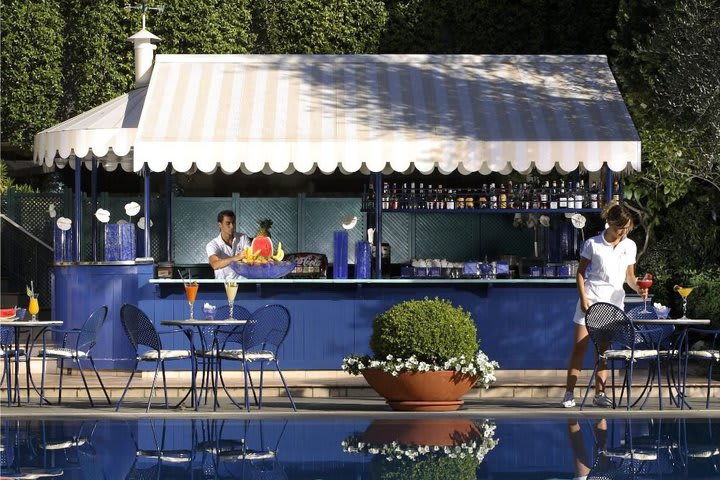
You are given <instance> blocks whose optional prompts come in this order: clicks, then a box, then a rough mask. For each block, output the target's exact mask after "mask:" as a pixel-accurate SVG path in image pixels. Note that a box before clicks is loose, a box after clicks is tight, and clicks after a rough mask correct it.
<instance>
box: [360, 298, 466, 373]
mask: <svg viewBox="0 0 720 480" xmlns="http://www.w3.org/2000/svg"><path fill="white" fill-rule="evenodd" d="M476 335H477V330H476V328H475V322H473V320H472V317H471V316H470V313H469V312H466V311H464V310H463V309H462V307H454V306H453V305H452V303H450V301H448V300H440V299H438V298H435V299H433V300H430V299H428V298H425V299H424V300H409V301H406V302H402V303H399V304H397V305H394V306H392V307H391V308H389V309H388V310H386V311H385V312H383V313H381V314H380V315H378V316H377V317H376V318H375V321H374V322H373V332H372V336H371V337H370V348H372V350H373V352H374V354H375V358H378V359H384V358H386V357H387V356H388V355H392V356H393V357H396V358H397V357H400V358H409V357H410V356H412V355H415V356H416V357H417V358H418V360H419V361H424V362H427V363H440V364H442V363H443V362H445V361H447V360H449V359H450V358H453V357H460V356H461V355H465V357H466V358H471V357H472V356H473V355H474V354H475V352H476V351H477V349H478V341H477V338H476Z"/></svg>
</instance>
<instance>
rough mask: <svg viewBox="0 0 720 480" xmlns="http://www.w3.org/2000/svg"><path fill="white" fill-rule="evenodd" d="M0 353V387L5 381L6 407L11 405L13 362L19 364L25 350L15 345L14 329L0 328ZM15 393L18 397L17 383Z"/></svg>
mask: <svg viewBox="0 0 720 480" xmlns="http://www.w3.org/2000/svg"><path fill="white" fill-rule="evenodd" d="M0 352H2V356H3V372H2V377H0V385H2V383H3V382H4V381H5V380H6V379H7V385H6V386H7V401H8V406H9V405H10V404H11V403H12V390H13V389H12V388H10V387H11V385H12V384H13V382H12V380H11V379H12V365H13V362H19V361H20V357H22V356H25V350H24V349H22V348H18V347H16V345H15V328H14V327H0ZM15 387H16V391H17V392H18V393H17V394H18V395H19V389H18V386H17V381H16V382H15Z"/></svg>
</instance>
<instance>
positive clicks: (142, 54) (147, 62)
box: [128, 26, 160, 88]
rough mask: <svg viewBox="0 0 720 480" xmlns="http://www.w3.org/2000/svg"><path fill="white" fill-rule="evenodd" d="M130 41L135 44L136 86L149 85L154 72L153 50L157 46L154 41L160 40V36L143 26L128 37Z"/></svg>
mask: <svg viewBox="0 0 720 480" xmlns="http://www.w3.org/2000/svg"><path fill="white" fill-rule="evenodd" d="M128 41H129V42H132V43H133V44H134V45H135V88H140V87H144V86H147V84H148V83H150V75H151V74H152V66H153V59H154V56H153V51H154V50H155V49H156V48H157V46H156V45H153V43H157V42H159V41H160V38H158V37H156V36H155V35H153V34H152V33H150V32H149V31H147V30H145V27H144V26H143V29H142V30H140V31H139V32H137V33H136V34H135V35H133V36H132V37H130V38H128Z"/></svg>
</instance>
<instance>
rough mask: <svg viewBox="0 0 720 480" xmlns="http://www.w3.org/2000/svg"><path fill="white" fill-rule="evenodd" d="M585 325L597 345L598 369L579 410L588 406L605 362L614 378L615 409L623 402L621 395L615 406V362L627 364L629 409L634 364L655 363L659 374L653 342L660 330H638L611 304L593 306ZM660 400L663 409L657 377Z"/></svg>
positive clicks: (660, 388)
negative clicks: (594, 384) (600, 367)
mask: <svg viewBox="0 0 720 480" xmlns="http://www.w3.org/2000/svg"><path fill="white" fill-rule="evenodd" d="M585 326H586V327H587V330H588V334H589V336H590V340H591V341H592V342H593V344H594V345H595V353H596V357H595V366H594V368H593V373H592V375H591V376H590V381H589V382H588V386H587V389H586V390H585V396H584V397H583V401H582V404H581V405H580V408H581V409H582V407H583V406H584V405H585V400H587V396H588V392H589V391H590V387H591V386H592V382H593V379H594V378H595V374H596V373H597V370H598V367H599V366H600V364H601V363H602V362H605V361H609V362H610V372H611V376H612V389H613V408H615V407H616V405H618V404H619V403H620V402H621V401H622V394H621V396H620V398H619V400H618V403H617V404H616V403H615V368H614V363H615V362H616V361H620V362H622V363H623V364H624V370H625V378H624V380H623V382H624V385H625V386H626V388H627V402H626V408H627V409H628V410H629V409H630V400H631V398H632V396H631V393H632V375H633V369H634V366H635V362H637V361H638V360H655V364H656V368H657V369H658V371H660V355H659V352H658V349H657V346H654V348H648V347H651V346H653V345H652V343H653V341H652V339H653V338H657V336H658V335H659V333H658V329H653V328H643V329H642V330H639V329H637V328H636V327H635V325H633V323H632V320H631V319H630V318H628V316H627V315H625V312H623V311H622V310H621V309H619V308H618V307H616V306H615V305H612V304H610V303H605V302H598V303H595V304H593V305H591V306H590V308H589V309H588V311H587V314H586V315H585ZM623 392H624V388H623ZM658 392H659V394H658V398H659V401H660V408H661V409H662V385H661V382H660V379H659V378H658Z"/></svg>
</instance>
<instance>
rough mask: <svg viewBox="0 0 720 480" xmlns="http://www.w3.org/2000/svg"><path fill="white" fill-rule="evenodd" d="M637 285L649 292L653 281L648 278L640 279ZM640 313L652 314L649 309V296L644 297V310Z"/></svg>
mask: <svg viewBox="0 0 720 480" xmlns="http://www.w3.org/2000/svg"><path fill="white" fill-rule="evenodd" d="M637 284H638V287H640V288H642V289H644V290H648V289H650V287H652V284H653V281H652V278H646V277H642V278H640V277H639V278H638V279H637ZM640 313H650V310H648V309H647V295H646V296H645V297H643V309H642V310H641V311H640Z"/></svg>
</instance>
